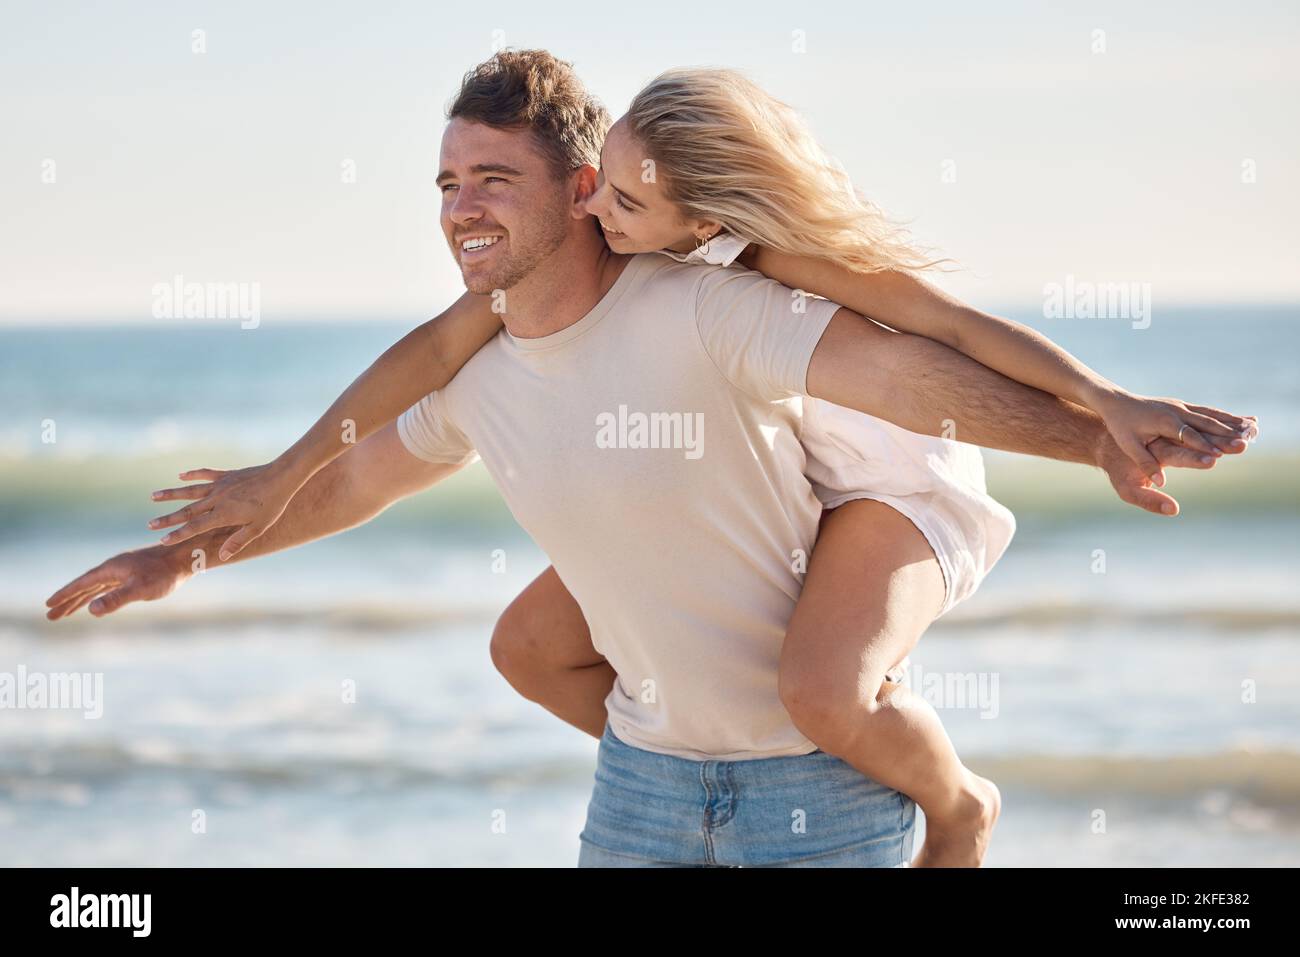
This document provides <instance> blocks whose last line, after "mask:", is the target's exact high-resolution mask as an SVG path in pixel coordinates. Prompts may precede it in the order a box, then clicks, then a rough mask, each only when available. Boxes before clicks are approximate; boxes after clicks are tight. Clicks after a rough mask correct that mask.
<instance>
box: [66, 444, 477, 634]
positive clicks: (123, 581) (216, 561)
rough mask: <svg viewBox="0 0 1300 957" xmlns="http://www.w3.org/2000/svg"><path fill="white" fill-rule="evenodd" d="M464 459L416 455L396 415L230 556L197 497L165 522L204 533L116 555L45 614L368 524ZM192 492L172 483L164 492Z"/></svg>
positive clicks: (162, 587)
mask: <svg viewBox="0 0 1300 957" xmlns="http://www.w3.org/2000/svg"><path fill="white" fill-rule="evenodd" d="M460 467H461V466H460V465H459V464H434V463H430V462H426V461H424V460H422V459H419V458H416V457H415V456H414V455H412V454H411V453H410V452H408V451H407V450H406V447H405V446H404V445H403V444H402V440H401V439H400V438H398V435H397V423H396V422H390V423H389V424H388V425H387V426H385V427H384V428H382V429H380V430H379V431H378V432H376V433H374V434H373V435H371V436H370V437H369V438H367V439H365V440H364V441H362V442H360V443H358V444H357V445H356V447H355V448H352V449H349V450H348V451H347V452H344V453H343V454H342V455H340V456H339V457H338V458H336V459H335V460H334V461H333V462H331V463H330V464H329V465H327V466H325V468H323V469H321V470H320V471H319V472H317V473H316V474H315V475H313V476H312V477H311V479H309V480H308V482H307V484H305V485H304V486H303V487H302V488H301V489H299V491H298V493H297V494H296V495H295V496H294V497H293V498H292V499H291V500H290V502H289V505H288V507H287V508H286V509H285V511H284V515H282V516H281V518H280V520H279V521H278V522H276V524H275V525H273V526H272V527H271V528H270V530H269V531H267V532H266V533H265V534H264V535H262V536H261V537H260V538H258V539H256V540H254V541H253V542H251V543H249V544H248V545H247V546H246V547H245V548H244V549H243V550H242V551H240V552H238V553H236V554H235V555H234V556H232V557H231V558H229V559H227V560H222V559H221V557H220V556H219V555H218V554H217V550H218V548H219V547H220V545H221V543H222V542H223V541H225V539H226V538H227V537H229V535H230V532H231V528H229V527H227V528H220V527H216V526H215V523H213V522H212V521H211V520H209V519H206V518H205V515H206V513H205V512H204V506H203V500H202V499H199V500H198V501H196V502H194V503H193V504H191V505H187V506H185V507H184V508H182V509H179V510H178V511H176V512H173V513H172V516H168V518H172V517H173V516H174V517H175V521H165V522H164V523H163V524H164V525H170V524H175V522H176V521H184V522H186V525H185V528H186V530H187V531H190V532H197V533H198V534H196V535H195V536H194V537H193V538H191V539H189V540H187V541H183V542H180V543H178V544H175V545H154V546H151V547H147V548H140V549H136V550H135V551H130V552H123V553H122V554H120V555H115V556H114V557H112V558H110V559H108V560H107V561H106V562H103V563H102V564H100V565H97V566H95V567H94V568H92V569H90V571H88V572H86V573H85V574H83V575H80V576H79V577H77V578H76V579H74V580H73V581H71V582H69V583H68V584H67V585H64V586H63V587H62V588H60V589H59V590H58V591H56V592H55V593H54V594H53V595H51V596H50V597H49V598H48V599H46V602H45V604H46V605H47V606H48V611H47V612H46V617H47V618H49V619H50V620H51V621H53V620H56V619H59V618H63V617H66V616H67V615H70V614H72V613H73V612H74V611H76V610H77V609H79V608H81V607H82V606H84V605H86V604H89V605H90V608H89V611H90V613H91V614H92V615H95V616H97V617H98V616H101V615H107V614H109V613H111V612H114V611H117V609H119V608H121V607H122V606H123V605H127V604H130V603H131V602H134V601H153V600H156V599H159V598H162V597H164V596H166V595H168V594H170V593H171V592H172V591H173V590H174V589H175V588H176V587H177V586H178V585H180V584H182V583H183V582H184V581H185V580H186V579H188V578H189V577H190V576H192V575H193V574H194V573H195V571H196V570H197V569H198V568H200V567H201V568H205V569H212V568H215V567H217V566H218V565H228V564H231V563H233V562H241V561H246V560H247V559H250V558H256V557H257V556H259V555H267V554H270V553H271V552H278V551H281V550H283V549H286V548H292V547H293V546H295V545H302V544H304V543H306V542H311V541H315V540H316V539H318V538H325V537H327V536H329V535H333V534H336V533H337V532H341V531H345V530H346V529H349V528H354V527H356V526H357V525H361V524H364V523H365V522H368V521H370V519H372V518H374V517H375V516H376V515H378V514H379V513H380V512H382V511H383V510H384V509H386V508H387V507H388V506H389V505H391V504H392V503H393V502H396V501H397V500H399V499H402V498H405V497H406V496H408V495H413V494H414V493H416V492H418V491H420V490H422V489H426V488H428V487H429V486H430V485H433V484H434V483H435V482H438V481H440V480H442V479H444V478H446V477H447V476H448V475H451V474H452V473H453V472H455V471H457V470H458V469H459V468H460ZM186 488H188V489H191V490H194V489H202V488H204V486H197V485H196V486H187V487H186ZM191 494H192V493H187V492H186V490H185V489H173V490H170V492H169V494H166V495H164V498H171V499H176V498H186V497H190V496H191ZM178 531H179V529H178ZM164 541H166V539H164ZM196 551H198V552H199V553H200V554H198V555H196V554H195V552H196Z"/></svg>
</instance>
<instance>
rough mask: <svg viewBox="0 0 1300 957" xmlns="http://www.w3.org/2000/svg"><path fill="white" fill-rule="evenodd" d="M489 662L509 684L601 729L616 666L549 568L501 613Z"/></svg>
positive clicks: (576, 721)
mask: <svg viewBox="0 0 1300 957" xmlns="http://www.w3.org/2000/svg"><path fill="white" fill-rule="evenodd" d="M491 650H492V663H493V664H494V665H496V668H497V670H498V671H500V672H501V674H502V675H504V676H505V679H506V680H507V681H509V682H510V684H511V686H512V687H513V688H514V689H515V690H516V691H518V692H519V693H520V694H521V695H523V696H524V697H525V698H527V699H528V700H529V701H535V702H537V703H538V704H540V705H541V706H542V707H543V708H545V709H546V710H547V711H549V712H551V714H553V715H555V716H556V717H557V718H560V719H562V720H564V721H567V722H568V723H569V724H571V725H573V726H574V727H575V728H577V729H578V730H579V731H586V732H587V733H588V734H590V735H591V736H592V737H594V738H599V737H601V735H603V734H604V733H605V717H606V714H605V698H606V697H607V696H608V695H609V692H610V689H611V688H613V687H614V681H615V678H616V675H615V672H614V668H613V666H611V665H610V663H609V662H608V661H606V660H605V657H604V656H603V655H601V654H600V653H599V652H598V651H596V649H595V648H593V647H592V644H591V631H590V629H588V627H587V619H586V618H584V617H583V615H582V609H581V608H579V607H578V602H577V601H576V600H575V599H574V597H573V596H572V595H571V594H569V589H567V588H565V587H564V583H563V582H562V581H560V576H559V575H557V574H555V569H554V568H547V569H546V571H544V572H542V573H541V574H540V575H538V576H537V577H536V578H535V579H533V581H532V583H531V584H530V585H529V586H528V587H527V588H525V589H524V590H523V591H522V592H520V593H519V596H518V597H517V598H516V599H515V600H514V601H512V602H511V603H510V606H509V607H508V608H507V609H506V610H505V611H504V612H502V613H501V618H500V619H499V620H498V621H497V625H496V628H495V629H494V630H493V632H492V646H491Z"/></svg>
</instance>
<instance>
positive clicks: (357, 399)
mask: <svg viewBox="0 0 1300 957" xmlns="http://www.w3.org/2000/svg"><path fill="white" fill-rule="evenodd" d="M500 328H501V318H500V316H498V315H496V314H495V313H494V312H493V311H492V308H491V297H489V296H483V295H478V294H475V293H469V292H467V293H465V294H464V295H462V296H461V297H460V299H458V300H457V301H456V302H455V303H453V304H452V305H451V306H450V307H448V309H447V310H446V311H444V312H442V313H440V314H439V315H438V316H436V317H434V318H433V319H430V320H429V321H428V322H426V323H424V324H423V325H422V326H420V327H419V328H417V329H414V330H412V331H411V332H409V333H407V334H406V335H405V336H403V337H402V338H401V339H400V340H399V341H398V342H397V343H396V344H394V345H393V346H391V347H390V348H389V349H388V350H387V351H386V352H384V354H383V355H381V356H380V357H379V358H378V359H376V360H375V361H374V363H372V364H371V366H370V367H369V368H368V369H366V371H365V372H363V373H361V375H360V376H358V377H357V378H356V380H355V381H354V382H353V383H352V384H351V385H349V386H348V387H347V389H345V390H344V391H343V393H342V394H341V395H340V396H339V397H338V398H337V399H335V400H334V403H333V404H332V405H331V406H330V407H329V408H328V409H327V410H326V411H325V413H324V414H323V415H322V416H321V417H320V418H319V419H317V420H316V423H315V424H314V425H313V426H312V427H311V428H310V429H308V430H307V432H306V433H304V435H303V436H302V437H301V438H300V439H298V441H297V442H295V443H294V444H293V445H292V446H290V447H289V448H288V449H286V450H285V451H284V452H283V453H281V455H280V456H279V458H278V459H277V463H278V464H279V465H280V466H281V467H283V468H284V469H286V470H288V471H289V472H291V473H292V474H294V475H295V476H297V478H298V479H299V480H300V481H302V482H306V481H307V479H309V478H310V477H311V476H312V475H314V474H315V473H316V472H317V471H319V470H320V469H322V468H324V467H325V466H326V465H328V464H329V463H330V462H331V461H333V460H334V459H335V458H337V457H338V456H339V455H341V454H342V453H343V452H344V451H346V450H347V449H348V448H350V447H351V446H352V445H355V444H356V443H358V442H360V441H361V440H362V439H365V438H366V437H368V436H370V435H371V434H373V433H374V432H376V431H377V430H379V429H380V428H382V427H383V426H385V425H387V424H388V423H389V422H391V421H392V420H393V419H395V418H397V416H399V415H401V414H402V413H403V412H405V411H406V410H407V409H409V408H410V407H411V406H412V405H414V404H415V403H416V402H418V401H419V400H420V399H422V398H424V397H425V396H426V395H428V394H429V393H430V392H433V391H434V390H436V389H441V388H443V387H444V386H446V385H447V383H448V382H450V381H451V380H452V378H453V377H454V376H455V375H456V373H457V372H459V371H460V368H461V366H463V365H464V364H465V363H466V362H468V361H469V359H470V357H471V356H473V355H474V353H475V352H477V351H478V350H479V349H480V348H481V347H482V346H483V344H484V343H486V342H487V341H488V340H489V339H491V338H492V336H494V335H495V334H496V333H497V331H498V330H499V329H500Z"/></svg>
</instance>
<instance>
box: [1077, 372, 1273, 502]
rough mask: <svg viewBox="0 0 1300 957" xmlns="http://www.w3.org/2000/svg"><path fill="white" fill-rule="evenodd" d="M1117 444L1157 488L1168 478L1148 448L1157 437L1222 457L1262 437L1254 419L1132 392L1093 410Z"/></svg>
mask: <svg viewBox="0 0 1300 957" xmlns="http://www.w3.org/2000/svg"><path fill="white" fill-rule="evenodd" d="M1093 411H1095V412H1096V413H1097V414H1098V415H1100V416H1101V417H1102V420H1103V421H1104V422H1105V423H1106V430H1107V431H1108V432H1110V434H1111V436H1112V437H1113V438H1114V439H1115V442H1116V444H1117V445H1119V447H1120V448H1121V449H1122V450H1123V451H1124V454H1126V455H1127V456H1128V457H1129V458H1131V459H1132V460H1133V461H1134V462H1135V463H1136V464H1137V466H1138V467H1139V468H1141V469H1142V472H1143V474H1144V475H1149V476H1150V477H1151V480H1152V481H1153V482H1155V483H1156V484H1157V485H1163V484H1164V481H1165V478H1164V473H1163V471H1162V470H1161V467H1160V462H1159V461H1157V459H1156V456H1154V455H1152V454H1151V450H1150V449H1149V448H1147V446H1148V445H1149V444H1150V443H1151V442H1154V441H1155V440H1157V439H1167V440H1168V441H1170V442H1174V443H1176V444H1179V445H1182V446H1185V447H1187V448H1189V449H1193V450H1194V451H1197V452H1202V453H1205V454H1207V455H1213V456H1214V457H1215V458H1218V457H1219V456H1220V455H1222V454H1223V453H1225V452H1227V453H1229V454H1235V453H1239V452H1244V451H1246V444H1247V443H1248V442H1250V441H1251V440H1253V439H1254V438H1255V437H1256V436H1257V435H1258V434H1259V426H1258V423H1257V422H1256V421H1255V417H1254V416H1250V415H1248V416H1240V415H1233V414H1232V413H1231V412H1224V411H1223V410H1222V409H1215V408H1211V407H1210V406H1204V405H1188V404H1187V403H1186V402H1183V401H1182V400H1180V399H1153V398H1149V397H1147V396H1141V395H1133V394H1132V393H1129V392H1113V393H1110V394H1109V395H1108V396H1106V398H1105V399H1103V400H1101V401H1099V402H1098V403H1097V404H1096V406H1095V407H1094V409H1093Z"/></svg>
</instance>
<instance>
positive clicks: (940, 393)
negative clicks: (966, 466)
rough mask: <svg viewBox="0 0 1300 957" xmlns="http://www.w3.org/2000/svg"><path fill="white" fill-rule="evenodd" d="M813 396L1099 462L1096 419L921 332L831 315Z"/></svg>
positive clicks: (813, 366) (1020, 448)
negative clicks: (905, 330) (901, 330)
mask: <svg viewBox="0 0 1300 957" xmlns="http://www.w3.org/2000/svg"><path fill="white" fill-rule="evenodd" d="M808 392H809V394H810V395H813V396H816V397H817V398H820V399H825V400H827V401H829V402H834V403H835V404H836V405H843V406H847V407H849V408H853V409H858V410H859V411H862V412H867V413H869V414H870V415H874V416H877V417H879V418H882V419H886V420H888V421H890V422H893V423H895V424H896V425H900V426H902V427H903V428H905V429H908V430H910V431H913V432H919V433H921V434H924V435H938V436H943V437H945V438H951V439H956V440H957V441H960V442H968V443H970V444H971V445H981V446H985V447H986V448H993V449H1004V450H1006V451H1009V452H1022V453H1025V454H1027V455H1040V456H1044V457H1046V458H1053V459H1060V460H1062V461H1066V462H1081V463H1086V464H1088V465H1095V464H1097V461H1098V443H1099V442H1100V441H1101V440H1102V439H1103V438H1104V437H1105V434H1106V430H1105V426H1104V425H1103V423H1102V421H1101V418H1100V417H1099V416H1097V415H1096V414H1095V413H1093V412H1091V411H1090V410H1088V409H1085V408H1083V407H1081V406H1078V405H1075V404H1074V403H1072V402H1067V401H1066V400H1064V399H1061V398H1059V397H1058V396H1054V395H1051V394H1049V393H1047V392H1043V391H1041V390H1039V389H1034V388H1032V387H1030V386H1026V385H1022V384H1021V383H1019V382H1016V381H1014V380H1012V379H1008V378H1007V377H1006V376H1004V375H1002V374H1000V373H998V372H994V371H993V370H992V369H989V368H988V367H987V366H983V365H981V364H980V363H978V362H976V361H975V360H974V359H971V358H969V357H968V356H965V355H962V354H961V353H960V352H957V351H956V350H954V349H951V348H949V347H948V346H945V345H943V344H941V343H938V342H934V341H932V340H930V339H926V338H923V337H920V336H913V335H907V334H904V333H898V332H894V331H892V330H889V329H885V328H883V327H882V326H880V325H878V324H877V323H874V322H871V321H870V320H864V319H863V318H862V317H861V316H858V315H857V314H856V313H853V312H851V311H850V310H847V309H842V310H840V311H839V312H838V313H836V315H835V317H834V318H833V319H832V320H831V322H830V325H828V326H827V328H826V331H825V333H824V334H823V335H822V339H821V341H820V342H819V343H818V345H817V349H816V351H815V352H814V353H813V359H812V362H811V363H810V364H809V367H808Z"/></svg>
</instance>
